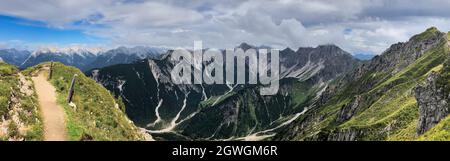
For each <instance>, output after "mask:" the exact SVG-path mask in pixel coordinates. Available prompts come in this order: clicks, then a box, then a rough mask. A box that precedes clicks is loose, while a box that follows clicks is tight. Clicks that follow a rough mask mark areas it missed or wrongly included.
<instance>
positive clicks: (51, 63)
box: [48, 61, 53, 80]
mask: <svg viewBox="0 0 450 161" xmlns="http://www.w3.org/2000/svg"><path fill="white" fill-rule="evenodd" d="M52 75H53V61H52V62H50V69H49V71H48V80H50V79H52Z"/></svg>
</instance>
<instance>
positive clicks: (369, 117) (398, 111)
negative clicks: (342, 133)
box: [296, 32, 449, 140]
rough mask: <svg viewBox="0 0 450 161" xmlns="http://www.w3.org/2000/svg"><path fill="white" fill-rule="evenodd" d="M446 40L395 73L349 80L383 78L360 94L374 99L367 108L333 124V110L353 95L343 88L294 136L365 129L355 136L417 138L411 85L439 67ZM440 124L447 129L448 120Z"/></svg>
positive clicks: (374, 74) (375, 138)
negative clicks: (317, 117) (317, 118)
mask: <svg viewBox="0 0 450 161" xmlns="http://www.w3.org/2000/svg"><path fill="white" fill-rule="evenodd" d="M426 33H427V32H426ZM426 33H425V34H420V35H418V36H419V37H420V38H421V39H422V37H423V36H424V35H425V36H426ZM446 43H447V42H444V41H443V42H441V44H440V45H439V47H437V48H435V49H433V50H431V51H428V52H427V53H425V54H424V56H422V57H421V58H420V59H419V60H417V61H416V62H415V63H413V64H411V65H409V66H408V67H407V68H405V69H403V70H402V71H400V72H398V73H397V74H395V75H394V76H389V75H387V74H386V73H368V74H367V75H366V76H365V77H364V78H363V79H361V81H360V82H356V84H352V85H350V87H358V86H360V85H361V84H362V83H364V81H365V80H370V79H379V80H384V81H381V82H379V83H378V84H377V85H376V86H375V87H374V88H373V89H372V90H370V91H368V92H366V93H363V95H367V96H368V97H367V98H370V99H371V98H374V99H375V100H374V103H372V104H371V105H369V108H367V109H366V110H363V111H359V112H358V113H357V114H356V115H355V116H353V117H352V118H351V119H350V120H348V121H346V122H344V123H342V124H335V123H334V122H333V120H334V119H335V118H336V114H337V113H338V111H339V110H340V108H342V107H343V105H345V104H347V103H348V102H349V101H350V99H351V97H352V96H353V95H354V93H353V91H351V90H347V91H346V90H344V91H343V92H342V93H341V95H338V96H337V97H334V98H333V99H332V100H331V101H329V102H328V103H327V104H326V105H325V106H323V107H322V108H319V109H317V110H315V111H314V112H312V113H316V114H318V115H317V116H326V117H323V118H325V119H323V120H319V121H317V123H315V124H313V125H311V126H309V127H308V128H306V131H307V132H306V133H305V134H306V135H299V136H297V138H296V139H299V140H302V139H304V138H306V137H308V136H312V135H315V134H318V133H319V132H321V131H335V130H345V129H356V130H359V131H364V136H363V137H362V138H358V140H415V139H417V137H418V136H416V126H417V120H418V106H417V103H416V100H415V97H414V94H413V88H414V87H415V86H417V84H418V83H419V82H422V81H423V80H424V79H425V78H426V76H427V75H428V74H429V73H430V72H431V71H441V70H442V63H443V60H445V58H446V56H447V55H446V54H448V52H449V49H448V46H447V44H446ZM388 86H391V88H390V89H389V90H388V91H386V92H385V93H383V94H382V95H381V96H379V97H377V96H376V94H377V93H379V92H378V91H379V90H380V89H382V88H384V87H388ZM351 89H355V88H351ZM300 119H302V118H300ZM447 120H449V119H447ZM442 124H446V125H447V127H446V126H445V125H438V126H437V127H436V128H434V129H433V130H437V129H439V127H446V129H443V130H441V131H445V130H447V131H448V122H447V123H445V121H443V122H442ZM433 130H430V133H433V132H432V131H433ZM440 133H444V132H440ZM425 135H429V134H425ZM447 137H448V136H447ZM428 139H432V138H428ZM432 140H433V139H432Z"/></svg>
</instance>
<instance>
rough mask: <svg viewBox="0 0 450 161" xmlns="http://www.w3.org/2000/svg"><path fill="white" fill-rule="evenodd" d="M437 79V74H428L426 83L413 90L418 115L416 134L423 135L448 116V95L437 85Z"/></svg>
mask: <svg viewBox="0 0 450 161" xmlns="http://www.w3.org/2000/svg"><path fill="white" fill-rule="evenodd" d="M438 77H439V75H438V74H437V73H432V74H430V76H429V77H428V78H427V80H426V82H425V83H424V84H422V85H420V86H418V87H417V88H416V89H415V94H416V95H415V96H416V99H417V102H418V105H419V113H420V115H419V123H418V125H417V133H418V134H423V133H425V132H426V131H427V130H429V129H430V128H432V127H433V126H434V125H436V124H437V123H439V121H441V120H442V119H443V118H445V117H447V115H448V114H449V111H450V108H449V104H448V98H449V96H450V95H449V94H448V93H447V92H445V90H444V88H443V87H442V86H440V85H439V84H438V83H437V78H438Z"/></svg>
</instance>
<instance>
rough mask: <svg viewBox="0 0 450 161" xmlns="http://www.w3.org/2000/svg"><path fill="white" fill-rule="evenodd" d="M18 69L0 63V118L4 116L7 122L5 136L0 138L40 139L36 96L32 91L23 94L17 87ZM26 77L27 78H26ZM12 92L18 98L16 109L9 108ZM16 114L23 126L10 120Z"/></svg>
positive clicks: (41, 128)
mask: <svg viewBox="0 0 450 161" xmlns="http://www.w3.org/2000/svg"><path fill="white" fill-rule="evenodd" d="M18 73H19V70H18V69H17V68H16V67H14V66H12V65H8V64H5V63H0V118H5V119H6V121H5V122H1V121H2V120H0V123H1V124H4V125H6V124H7V136H0V140H7V139H10V138H12V139H24V140H42V139H43V127H42V122H41V117H40V115H39V108H38V106H39V105H38V104H37V103H35V102H37V101H36V100H37V96H36V94H35V93H33V94H32V95H31V96H25V95H24V94H23V93H21V92H20V89H19V87H18V85H19V79H18V75H17V74H18ZM27 79H28V78H27ZM12 93H14V95H16V96H17V97H18V99H19V103H20V106H19V107H18V108H16V109H10V107H9V102H10V100H11V96H12V95H11V94H12ZM14 115H16V116H18V121H19V122H20V123H21V124H23V126H19V125H17V123H16V122H15V121H12V117H13V116H14Z"/></svg>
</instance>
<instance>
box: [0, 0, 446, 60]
mask: <svg viewBox="0 0 450 161" xmlns="http://www.w3.org/2000/svg"><path fill="white" fill-rule="evenodd" d="M0 3H2V5H0V15H9V16H15V17H21V18H25V19H30V20H36V21H41V22H44V23H45V24H47V25H48V26H49V27H55V28H63V29H64V28H69V29H73V28H76V29H80V30H82V31H84V33H85V34H87V35H91V36H97V37H102V38H106V39H108V40H109V43H110V44H107V45H109V46H114V45H149V46H151V45H153V46H166V47H192V45H193V42H194V41H195V40H202V41H203V42H204V46H205V47H214V48H228V47H234V46H236V45H237V44H239V43H241V42H248V43H251V44H255V45H270V46H274V47H279V48H284V47H291V48H298V47H301V46H316V45H320V44H336V45H339V46H341V47H342V48H344V49H345V50H348V51H349V52H352V53H373V54H379V53H381V52H382V51H383V50H385V49H386V48H387V47H388V46H389V45H390V44H393V43H396V42H399V41H407V40H408V38H409V37H411V36H412V35H414V34H417V33H419V32H422V31H424V30H425V29H426V28H428V27H430V26H436V27H438V28H440V29H441V30H443V31H447V30H450V10H449V9H448V8H450V2H449V1H447V0H429V1H422V0H411V1H403V0H359V1H355V0H339V1H336V0H276V1H275V0H228V1H215V0H214V1H213V0H192V1H182V0H151V1H150V0H99V1H92V0H40V1H35V2H33V3H30V2H29V1H28V0H15V1H9V0H0Z"/></svg>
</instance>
